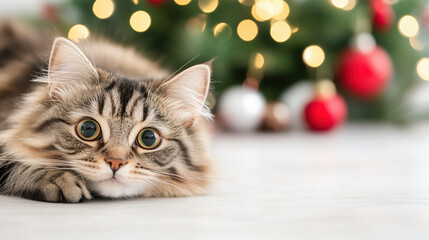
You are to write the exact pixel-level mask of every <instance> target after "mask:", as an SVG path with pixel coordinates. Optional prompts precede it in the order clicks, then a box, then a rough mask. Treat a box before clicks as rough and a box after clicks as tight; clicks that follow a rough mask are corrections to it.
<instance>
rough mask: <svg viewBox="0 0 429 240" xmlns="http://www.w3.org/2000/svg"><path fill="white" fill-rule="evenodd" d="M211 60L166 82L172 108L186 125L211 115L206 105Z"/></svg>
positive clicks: (168, 98) (168, 99)
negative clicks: (200, 117)
mask: <svg viewBox="0 0 429 240" xmlns="http://www.w3.org/2000/svg"><path fill="white" fill-rule="evenodd" d="M211 62H212V61H210V62H207V63H204V64H199V65H195V66H193V67H190V68H188V69H186V70H184V71H183V72H181V73H179V74H178V75H176V76H175V77H174V78H172V79H171V80H169V81H167V82H166V83H165V84H164V87H166V94H167V95H166V96H167V102H168V104H169V106H170V109H173V111H174V112H175V114H176V115H177V116H178V117H179V118H180V121H181V123H182V124H183V125H185V126H186V127H190V126H192V124H193V123H194V121H195V119H196V118H197V117H199V116H204V117H207V118H210V117H211V115H210V110H209V109H208V107H207V106H206V105H205V102H206V98H207V94H208V92H209V87H210V78H211Z"/></svg>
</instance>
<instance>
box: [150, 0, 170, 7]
mask: <svg viewBox="0 0 429 240" xmlns="http://www.w3.org/2000/svg"><path fill="white" fill-rule="evenodd" d="M147 1H148V2H149V3H150V4H151V5H155V6H160V5H163V4H164V3H165V2H166V0H147Z"/></svg>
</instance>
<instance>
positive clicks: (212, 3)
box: [198, 0, 219, 13]
mask: <svg viewBox="0 0 429 240" xmlns="http://www.w3.org/2000/svg"><path fill="white" fill-rule="evenodd" d="M218 4H219V0H198V6H199V7H200V9H201V11H203V12H204V13H211V12H213V11H214V10H216V8H217V5H218Z"/></svg>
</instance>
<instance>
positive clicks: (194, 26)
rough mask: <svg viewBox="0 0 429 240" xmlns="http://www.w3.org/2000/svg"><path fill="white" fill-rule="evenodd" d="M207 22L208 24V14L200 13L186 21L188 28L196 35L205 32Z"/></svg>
mask: <svg viewBox="0 0 429 240" xmlns="http://www.w3.org/2000/svg"><path fill="white" fill-rule="evenodd" d="M206 24H207V15H205V14H200V15H198V16H196V17H193V18H191V19H189V20H188V22H187V23H186V30H187V31H188V32H189V33H190V34H194V35H195V34H198V33H201V32H203V31H204V29H205V28H206Z"/></svg>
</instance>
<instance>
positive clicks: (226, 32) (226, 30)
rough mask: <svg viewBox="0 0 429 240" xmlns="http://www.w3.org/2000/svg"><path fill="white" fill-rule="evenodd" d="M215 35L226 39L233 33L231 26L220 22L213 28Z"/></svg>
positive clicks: (220, 38)
mask: <svg viewBox="0 0 429 240" xmlns="http://www.w3.org/2000/svg"><path fill="white" fill-rule="evenodd" d="M213 35H214V36H215V37H216V38H217V39H219V40H222V41H226V40H228V39H229V38H230V37H231V35H232V30H231V27H230V26H229V25H228V24H227V23H224V22H222V23H219V24H217V25H216V26H215V27H214V28H213Z"/></svg>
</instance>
